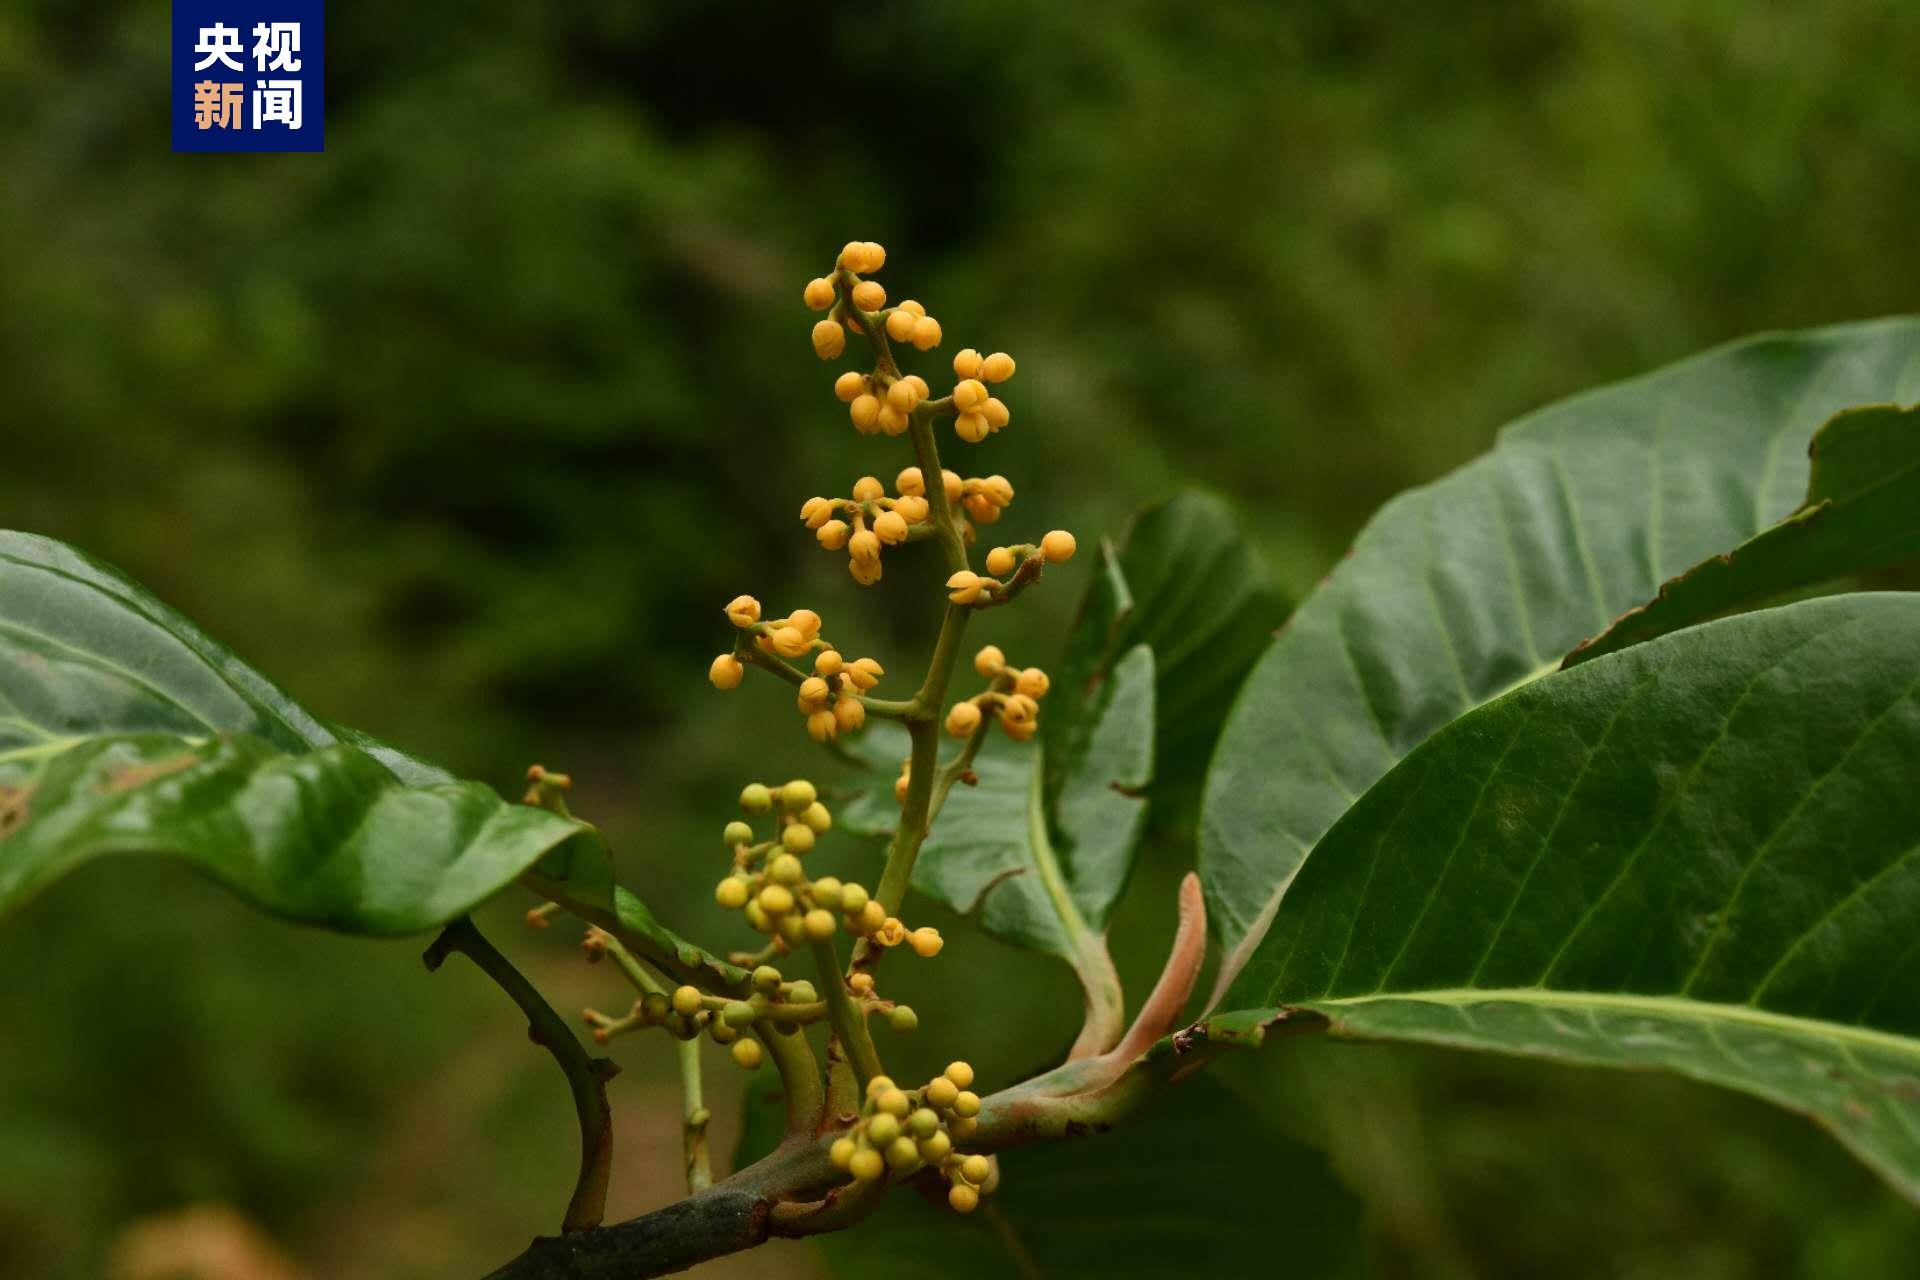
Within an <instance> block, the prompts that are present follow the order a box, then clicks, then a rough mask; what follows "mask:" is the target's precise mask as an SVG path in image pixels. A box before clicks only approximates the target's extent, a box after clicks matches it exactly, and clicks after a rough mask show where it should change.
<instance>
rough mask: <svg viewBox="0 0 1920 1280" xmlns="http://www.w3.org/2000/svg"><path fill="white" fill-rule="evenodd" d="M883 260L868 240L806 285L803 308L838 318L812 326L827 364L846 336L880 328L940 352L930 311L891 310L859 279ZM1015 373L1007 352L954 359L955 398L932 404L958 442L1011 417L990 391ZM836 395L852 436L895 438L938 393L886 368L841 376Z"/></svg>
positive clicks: (975, 439)
mask: <svg viewBox="0 0 1920 1280" xmlns="http://www.w3.org/2000/svg"><path fill="white" fill-rule="evenodd" d="M886 261H887V251H886V250H885V249H883V248H881V247H880V246H879V245H877V244H875V243H873V242H872V241H871V240H866V241H853V242H850V243H849V244H848V245H847V247H846V248H844V249H842V250H841V251H840V260H839V264H838V266H837V268H836V269H835V271H834V273H833V274H832V275H829V276H818V277H816V278H814V279H812V280H809V281H808V282H807V287H806V289H805V291H804V292H803V294H802V296H803V297H804V298H805V300H806V304H807V305H808V306H809V307H811V308H813V309H814V310H815V311H827V310H831V311H832V312H833V314H832V316H830V317H829V318H827V319H825V320H821V321H819V322H817V323H816V324H815V325H814V326H813V350H814V352H815V354H817V355H818V356H819V357H820V358H821V359H822V360H837V359H839V358H840V356H841V355H842V354H843V353H844V352H845V351H846V349H847V334H848V333H849V332H852V333H865V332H867V326H868V325H870V324H875V323H877V324H878V325H879V327H880V330H881V331H883V332H884V333H885V334H886V335H887V337H888V338H891V339H892V340H893V341H895V342H905V343H908V344H909V345H911V346H913V347H914V348H915V349H917V350H920V351H931V350H933V349H934V348H935V347H937V346H939V345H940V338H941V333H940V322H939V321H938V320H935V319H934V318H933V317H932V316H930V315H928V314H927V309H926V308H925V307H923V306H921V305H920V304H919V303H918V302H915V301H914V300H913V299H911V298H908V299H905V300H904V301H902V302H900V303H898V304H897V305H895V306H892V307H889V306H888V305H887V291H886V289H884V288H883V287H881V285H880V282H879V281H877V280H867V279H862V277H863V276H867V275H872V274H873V273H875V272H877V271H879V270H880V268H881V267H882V266H884V265H885V264H886ZM1014 369H1015V365H1014V360H1013V357H1012V356H1010V355H1008V354H1007V353H1006V352H1004V351H994V352H991V353H989V354H987V355H982V354H980V352H978V351H976V350H974V349H973V348H972V347H967V348H966V349H964V350H962V351H961V352H960V353H959V354H957V355H955V356H954V358H953V376H954V386H953V391H952V392H951V393H950V394H949V395H948V396H947V397H945V398H944V399H942V400H938V401H933V402H932V403H933V404H934V406H935V407H936V408H938V409H939V410H940V411H941V412H942V413H943V414H944V413H951V415H952V417H953V429H954V433H955V434H956V435H958V436H959V437H960V438H961V439H962V440H965V441H967V442H968V443H969V444H978V443H980V442H981V441H982V440H985V439H986V438H987V437H988V436H990V435H992V434H993V433H994V432H996V431H998V430H1000V429H1001V428H1002V427H1004V426H1006V425H1007V423H1008V422H1009V421H1011V420H1012V418H1013V411H1012V410H1010V409H1008V408H1007V406H1006V403H1005V402H1004V401H1002V400H1001V399H1000V398H999V397H998V396H995V395H993V394H992V393H991V392H989V391H988V390H987V386H988V384H989V383H992V384H998V383H1002V382H1005V381H1006V380H1007V379H1009V378H1011V377H1013V374H1014ZM833 393H834V395H836V396H837V397H839V398H840V400H841V401H842V402H843V403H844V404H845V405H846V406H847V416H848V417H850V418H851V419H853V425H854V428H855V430H857V431H859V432H860V433H861V434H863V435H873V434H876V433H877V434H881V435H889V436H897V435H901V434H903V433H905V431H906V430H907V428H908V427H909V426H910V425H911V424H912V421H913V414H914V412H915V411H916V410H917V409H919V408H920V407H921V406H922V405H923V404H927V403H928V402H929V401H930V400H931V397H932V395H933V389H932V388H931V387H929V386H928V385H927V381H926V379H925V378H922V377H920V376H919V375H917V374H911V373H909V374H905V375H900V374H896V373H894V372H893V371H892V369H891V367H890V366H888V367H883V368H877V369H875V370H874V371H873V372H872V373H857V372H853V371H849V372H847V373H843V374H841V375H840V376H839V377H838V378H836V379H835V380H834V383H833Z"/></svg>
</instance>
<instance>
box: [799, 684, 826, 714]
mask: <svg viewBox="0 0 1920 1280" xmlns="http://www.w3.org/2000/svg"><path fill="white" fill-rule="evenodd" d="M832 692H833V690H831V689H830V688H828V687H827V682H826V681H825V680H823V679H821V678H820V677H819V676H808V677H807V678H806V679H805V680H802V681H801V682H800V709H801V710H802V711H812V710H813V709H815V708H816V707H824V706H826V705H827V698H828V696H829V695H831V694H832Z"/></svg>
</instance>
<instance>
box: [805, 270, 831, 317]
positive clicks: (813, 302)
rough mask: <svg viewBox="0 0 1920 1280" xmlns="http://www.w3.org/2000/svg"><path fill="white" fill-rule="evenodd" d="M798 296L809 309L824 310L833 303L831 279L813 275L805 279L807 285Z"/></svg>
mask: <svg viewBox="0 0 1920 1280" xmlns="http://www.w3.org/2000/svg"><path fill="white" fill-rule="evenodd" d="M800 296H801V298H802V299H803V300H804V301H805V302H806V304H807V307H808V308H809V309H810V310H813V311H825V310H826V309H827V308H828V307H830V306H832V305H833V281H831V280H829V279H827V278H826V277H825V276H815V277H814V278H813V279H811V280H809V281H807V287H806V289H805V291H804V292H802V293H801V295H800Z"/></svg>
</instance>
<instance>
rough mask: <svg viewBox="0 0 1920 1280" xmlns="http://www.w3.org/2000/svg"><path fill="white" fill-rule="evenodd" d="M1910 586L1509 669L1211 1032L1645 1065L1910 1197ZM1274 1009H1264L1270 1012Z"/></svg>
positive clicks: (1918, 1010) (1377, 813) (1324, 883)
mask: <svg viewBox="0 0 1920 1280" xmlns="http://www.w3.org/2000/svg"><path fill="white" fill-rule="evenodd" d="M1917 769H1920V596H1916V595H1894V594H1887V595H1847V596H1839V597H1833V598H1830V599H1824V600H1817V601H1808V602H1804V603H1800V604H1796V605H1791V606H1788V607H1786V608H1781V609H1772V610H1766V611H1762V612H1758V613H1750V614H1743V615H1739V616H1736V617H1733V618H1729V619H1725V620H1722V621H1719V622H1712V623H1708V624H1706V625H1704V626H1701V627H1698V628H1694V629H1691V630H1687V631H1682V632H1677V633H1675V634H1673V635H1669V636H1665V637H1662V638H1660V639H1658V640H1654V641H1650V642H1648V643H1646V644H1642V645H1635V646H1634V647H1632V648H1629V649H1626V650H1623V651H1621V652H1619V653H1615V654H1612V655H1609V656H1608V657H1605V658H1602V659H1597V660H1595V661H1593V662H1590V663H1585V664H1582V665H1580V666H1578V667H1575V668H1573V669H1572V670H1570V671H1565V672H1560V673H1557V674H1554V675H1551V676H1548V677H1546V678H1544V679H1541V680H1539V681H1536V682H1533V683H1531V684H1528V685H1526V686H1525V687H1523V688H1521V689H1519V690H1517V691H1515V692H1514V693H1512V694H1509V695H1508V696H1506V697H1504V698H1501V699H1499V700H1497V701H1495V702H1493V703H1491V704H1490V705H1488V706H1485V707H1482V708H1480V709H1479V710H1477V711H1474V712H1472V713H1471V714H1469V715H1467V716H1465V717H1463V718H1462V719H1461V720H1460V721H1459V722H1457V723H1456V724H1453V725H1450V726H1448V727H1447V728H1446V729H1444V730H1442V731H1441V732H1440V733H1439V734H1437V735H1435V736H1434V737H1433V739H1432V740H1430V741H1429V742H1427V743H1426V744H1425V745H1423V746H1421V747H1420V748H1418V749H1417V750H1415V751H1414V752H1413V753H1412V754H1411V755H1409V756H1408V757H1407V759H1406V760H1405V761H1404V762H1403V763H1402V764H1401V765H1400V766H1399V767H1398V768H1396V769H1395V770H1394V771H1393V772H1392V773H1390V774H1389V775H1388V776H1387V777H1386V778H1385V779H1383V780H1382V781H1381V782H1380V783H1379V784H1378V785H1377V786H1375V787H1374V788H1373V789H1372V790H1371V791H1369V792H1368V794H1367V795H1366V797H1365V798H1364V799H1362V800H1361V801H1360V802H1359V803H1358V804H1357V805H1355V806H1354V807H1353V809H1352V811H1351V812H1350V813H1348V814H1347V815H1346V816H1345V817H1344V818H1342V819H1341V820H1340V821H1339V822H1338V823H1337V824H1336V825H1335V826H1334V828H1333V829H1332V830H1331V831H1330V832H1328V833H1327V836H1326V838H1325V839H1323V840H1322V841H1321V842H1320V844H1319V846H1318V847H1317V848H1316V849H1315V850H1314V854H1313V857H1312V858H1310V859H1308V861H1307V863H1306V866H1305V867H1304V868H1303V869H1302V870H1301V873H1300V875H1299V876H1298V878H1297V879H1296V880H1295V881H1294V884H1293V887H1292V889H1291V890H1290V891H1289V893H1288V894H1287V898H1286V901H1285V902H1284V903H1283V904H1282V906H1281V908H1280V911H1279V913H1278V915H1277V916H1276V918H1275V920H1274V923H1273V928H1272V929H1271V930H1270V931H1269V932H1268V934H1267V935H1266V937H1265V938H1264V940H1263V941H1262V942H1261V943H1260V945H1259V946H1258V948H1256V949H1255V951H1254V952H1253V954H1252V956H1251V958H1250V960H1249V962H1248V964H1247V965H1246V967H1245V969H1244V970H1243V971H1242V972H1241V974H1240V975H1239V977H1238V979H1237V980H1236V981H1235V982H1234V984H1233V986H1232V988H1231V989H1230V990H1229V991H1228V992H1227V995H1226V999H1225V1000H1224V1002H1223V1005H1222V1007H1223V1008H1224V1009H1225V1010H1227V1011H1228V1012H1226V1013H1224V1014H1221V1015H1218V1016H1217V1017H1216V1019H1215V1025H1216V1028H1217V1029H1218V1030H1220V1031H1222V1032H1224V1033H1228V1034H1234V1033H1245V1034H1252V1035H1257V1034H1258V1033H1259V1029H1260V1028H1261V1027H1262V1026H1263V1025H1264V1024H1265V1023H1267V1022H1269V1021H1270V1020H1272V1019H1273V1018H1274V1017H1276V1016H1290V1015H1292V1014H1294V1013H1295V1012H1296V1011H1298V1010H1303V1009H1304V1010H1310V1011H1312V1012H1313V1013H1316V1014H1319V1015H1322V1016H1324V1017H1325V1018H1327V1019H1329V1020H1330V1022H1331V1026H1332V1029H1333V1031H1334V1033H1335V1034H1337V1035H1348V1036H1357V1037H1368V1038H1393V1039H1409V1040H1422V1041H1430V1042H1435V1043H1442V1044H1452V1045H1461V1046H1467V1047H1473V1048H1480V1049H1489V1050H1497V1051H1503V1052H1511V1053H1521V1054H1531V1055H1537V1056H1542V1057H1552V1058H1561V1059H1566V1060H1569V1061H1577V1062H1586V1063H1595V1064H1600V1065H1619V1066H1640V1067H1663V1068H1667V1069H1670V1070H1674V1071H1678V1072H1681V1073H1684V1074H1686V1075H1689V1076H1693V1077H1696V1078H1698V1079H1702V1080H1707V1081H1711V1082H1713V1083H1716V1084H1721V1085H1726V1086H1729V1087H1732V1088H1736V1089H1742V1090H1745V1091H1747V1092H1750V1093H1754V1094H1757V1095H1759V1096H1761V1097H1764V1098H1767V1099H1770V1100H1772V1101H1774V1102H1776V1103H1779V1104H1782V1105H1784V1106H1787V1107H1791V1108H1795V1109H1798V1110H1801V1111H1804V1112H1806V1113H1808V1114H1810V1115H1812V1116H1814V1117H1815V1118H1817V1119H1818V1120H1819V1121H1820V1123H1822V1124H1823V1125H1825V1126H1827V1127H1828V1128H1829V1129H1831V1130H1832V1131H1833V1132H1834V1133H1835V1134H1836V1135H1838V1136H1839V1138H1840V1139H1841V1140H1842V1141H1843V1142H1845V1143H1846V1144H1847V1145H1848V1146H1849V1147H1850V1148H1851V1149H1853V1150H1854V1151H1855V1152H1856V1153H1858V1154H1859V1155H1860V1156H1861V1157H1862V1158H1864V1159H1865V1160H1866V1161H1867V1162H1868V1163H1870V1164H1871V1165H1872V1166H1873V1167H1874V1168H1876V1169H1878V1170H1879V1171H1880V1172H1881V1173H1883V1174H1884V1175H1885V1176H1887V1177H1888V1178H1889V1179H1891V1180H1892V1181H1893V1182H1895V1183H1896V1184H1897V1185H1898V1186H1899V1187H1901V1188H1902V1189H1903V1190H1904V1191H1905V1192H1906V1193H1907V1194H1908V1195H1910V1196H1915V1197H1917V1198H1920V941H1916V939H1917V938H1920V787H1916V786H1915V785H1914V782H1915V777H1916V770H1917ZM1283 1011H1284V1012H1283Z"/></svg>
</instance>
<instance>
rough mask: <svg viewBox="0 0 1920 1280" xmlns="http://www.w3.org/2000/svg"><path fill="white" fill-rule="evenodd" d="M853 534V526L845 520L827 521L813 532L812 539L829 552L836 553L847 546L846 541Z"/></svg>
mask: <svg viewBox="0 0 1920 1280" xmlns="http://www.w3.org/2000/svg"><path fill="white" fill-rule="evenodd" d="M852 533H853V526H852V525H849V524H848V523H847V522H846V521H845V520H829V521H827V522H826V523H825V524H823V525H821V526H820V527H819V528H818V529H817V530H815V531H814V535H813V536H814V537H815V538H817V539H819V541H820V545H821V546H823V547H825V548H826V549H827V550H829V551H838V550H839V549H840V548H842V547H844V546H846V545H847V539H848V537H850V536H851V535H852Z"/></svg>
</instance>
